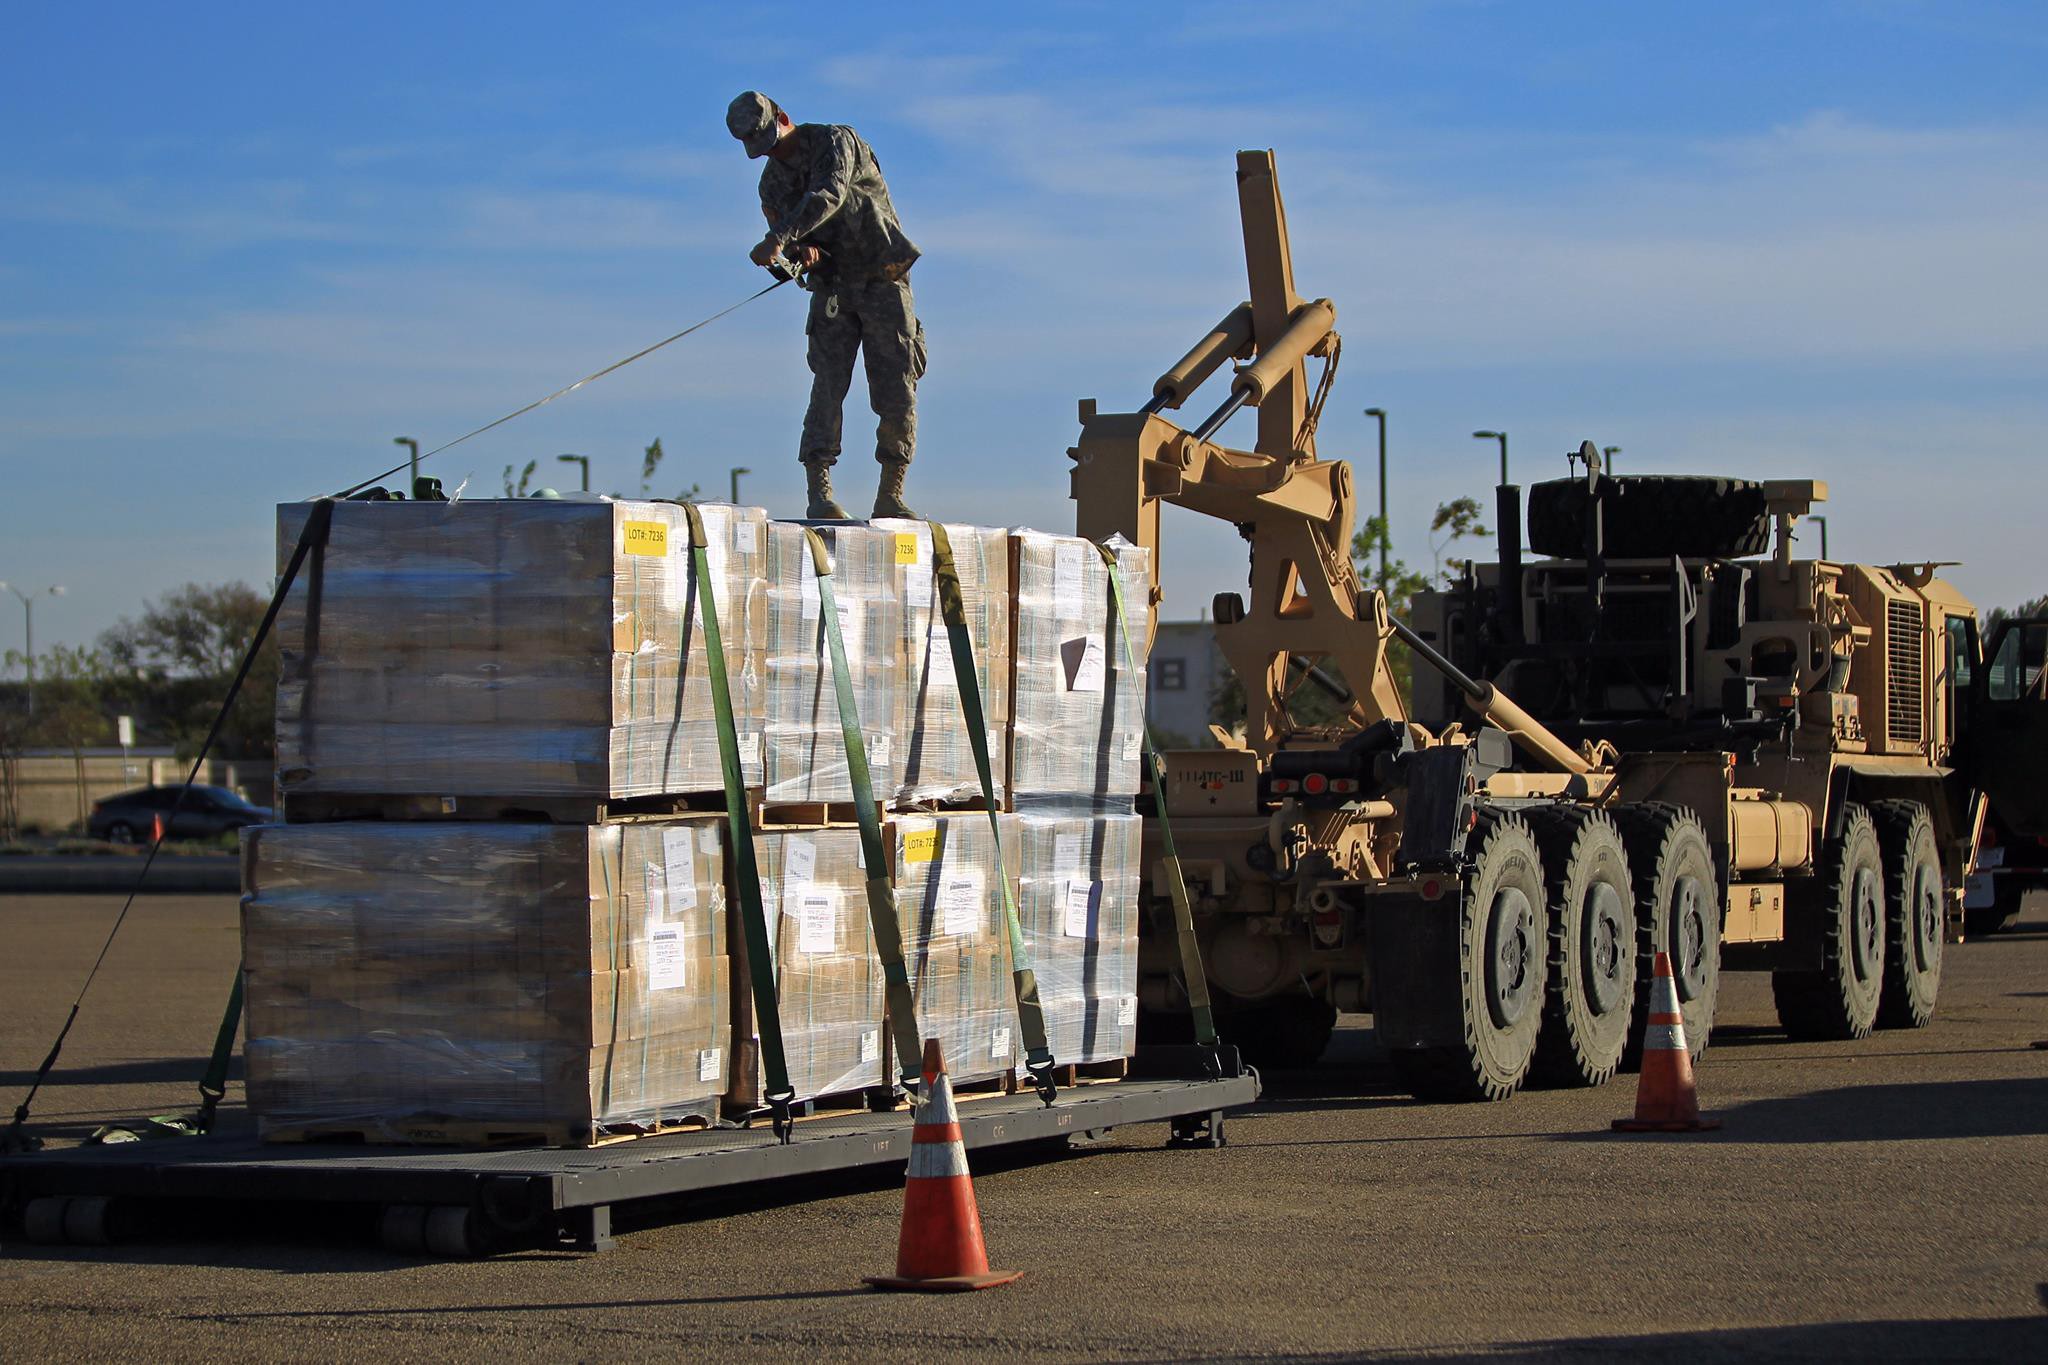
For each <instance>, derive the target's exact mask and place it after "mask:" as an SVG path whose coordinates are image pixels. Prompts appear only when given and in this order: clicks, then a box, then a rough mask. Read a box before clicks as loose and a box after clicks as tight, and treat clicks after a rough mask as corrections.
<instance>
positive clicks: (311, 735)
mask: <svg viewBox="0 0 2048 1365" xmlns="http://www.w3.org/2000/svg"><path fill="white" fill-rule="evenodd" d="M308 506H309V505H308V504H305V503H287V504H284V505H282V506H280V507H279V508H278V516H277V532H278V557H279V565H280V567H282V565H283V563H284V561H285V560H286V559H287V558H289V556H290V554H291V552H292V549H293V547H294V545H295V544H296V543H297V541H298V537H299V533H300V531H301V529H302V528H303V526H304V524H305V519H306V516H307V515H308ZM702 512H703V516H704V523H705V531H706V539H707V541H708V542H709V544H708V547H707V557H708V559H709V561H710V566H711V574H712V580H713V582H712V586H713V591H714V595H715V597H716V599H717V603H718V611H719V622H720V626H721V628H722V636H723V639H724V644H725V650H726V662H727V670H728V674H729V679H730V683H731V690H732V700H733V711H734V722H735V725H736V728H737V729H738V731H739V733H740V751H741V764H742V769H743V772H744V775H745V777H746V781H747V782H748V784H749V785H753V784H758V783H759V782H760V781H761V754H760V732H761V729H762V719H763V713H762V706H763V701H764V697H763V688H762V663H763V655H762V646H763V643H764V631H765V627H766V621H765V612H764V610H763V603H762V595H763V584H762V580H761V574H762V565H763V560H764V557H765V544H764V532H765V528H766V521H767V515H766V513H764V512H763V511H762V510H761V509H759V508H754V507H730V506H726V505H723V504H707V505H705V506H704V507H703V508H702ZM277 629H278V638H279V642H280V644H281V646H282V649H283V659H282V670H281V676H280V678H279V680H278V696H277V747H278V780H279V788H280V790H281V791H282V792H283V794H284V796H285V798H286V804H287V807H289V803H290V798H291V796H292V795H293V794H294V793H299V792H306V793H314V792H318V793H344V792H346V793H358V794H366V793H374V794H390V795H414V794H423V795H442V796H447V795H471V796H580V797H591V798H605V797H632V796H651V795H658V794H662V793H681V792H698V791H716V790H719V789H720V787H721V785H722V784H721V778H720V768H719V756H718V738H717V728H716V725H715V722H714V720H713V714H714V713H713V709H712V700H711V689H710V673H709V669H708V664H707V661H706V655H705V650H704V632H703V628H702V614H701V609H700V606H699V600H698V594H697V591H696V581H695V574H694V572H693V570H692V567H691V556H690V552H689V528H688V523H687V521H686V520H685V516H684V512H683V509H682V508H681V507H678V506H675V505H674V504H670V503H652V502H601V501H592V502H571V501H553V500H542V499H518V500H514V499H485V500H472V499H465V500H462V501H459V502H343V503H340V504H337V505H336V507H335V509H334V522H333V527H332V530H331V532H330V534H329V537H328V543H327V546H326V548H325V549H324V550H318V551H316V552H315V553H314V554H313V555H312V556H310V557H309V558H308V560H307V562H306V564H305V566H304V567H303V568H302V569H301V570H300V575H299V578H298V580H297V582H295V583H294V584H293V586H292V591H291V594H290V596H289V598H288V599H287V601H286V603H285V606H284V608H283V610H282V611H281V612H280V614H279V617H278V623H277Z"/></svg>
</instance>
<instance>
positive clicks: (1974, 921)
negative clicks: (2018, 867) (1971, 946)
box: [1963, 877, 2027, 938]
mask: <svg viewBox="0 0 2048 1365" xmlns="http://www.w3.org/2000/svg"><path fill="white" fill-rule="evenodd" d="M1991 886H1992V891H1991V904H1989V905H1980V906H1978V907H1977V908H1976V909H1974V910H1965V911H1963V937H1964V938H1989V937H1991V936H1992V935H1993V934H2002V933H2004V932H2005V931H2006V930H2008V929H2010V928H2012V927H2013V926H2014V925H2015V924H2018V923H2019V922H2020V906H2021V904H2022V903H2023V902H2024V901H2025V900H2026V898H2027V891H2026V888H2025V887H2024V886H2021V885H2020V884H2019V883H2017V882H2015V881H2013V880H2012V879H2011V878H2009V877H1994V878H1992V879H1991Z"/></svg>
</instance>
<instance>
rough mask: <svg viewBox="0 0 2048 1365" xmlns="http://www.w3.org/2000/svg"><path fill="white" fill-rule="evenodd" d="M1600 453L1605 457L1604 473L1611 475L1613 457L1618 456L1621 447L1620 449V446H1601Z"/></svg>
mask: <svg viewBox="0 0 2048 1365" xmlns="http://www.w3.org/2000/svg"><path fill="white" fill-rule="evenodd" d="M1600 453H1601V454H1602V455H1605V456H1606V457H1607V467H1606V470H1605V471H1604V472H1606V473H1609V474H1612V473H1613V472H1614V457H1615V456H1617V455H1619V454H1621V447H1620V446H1601V447H1600Z"/></svg>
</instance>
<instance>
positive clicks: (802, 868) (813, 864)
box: [782, 834, 818, 896]
mask: <svg viewBox="0 0 2048 1365" xmlns="http://www.w3.org/2000/svg"><path fill="white" fill-rule="evenodd" d="M817 875H818V846H817V845H816V844H814V843H812V842H811V841H810V840H809V839H806V838H804V837H802V836H801V835H794V834H793V835H791V836H790V837H789V838H788V840H786V841H785V842H784V843H783V845H782V889H783V892H784V894H785V895H789V896H798V895H801V894H803V891H804V889H805V888H806V887H808V886H810V884H811V883H812V882H813V881H815V880H816V879H817Z"/></svg>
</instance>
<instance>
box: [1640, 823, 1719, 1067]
mask: <svg viewBox="0 0 2048 1365" xmlns="http://www.w3.org/2000/svg"><path fill="white" fill-rule="evenodd" d="M1614 822H1615V824H1616V825H1617V826H1618V827H1619V828H1620V830H1621V841H1622V844H1623V846H1624V847H1625V848H1627V850H1628V865H1629V869H1630V871H1631V872H1633V873H1634V877H1635V908H1636V976H1635V1008H1634V1009H1633V1011H1632V1012H1631V1014H1630V1018H1629V1026H1628V1047H1627V1048H1626V1049H1625V1050H1624V1051H1623V1053H1622V1059H1621V1066H1622V1069H1623V1070H1626V1071H1634V1070H1636V1069H1638V1068H1639V1067H1641V1066H1642V1064H1643V1029H1644V1027H1645V1026H1646V1025H1647V1024H1648V1023H1649V1019H1650V982H1651V979H1652V976H1653V973H1654V971H1655V967H1656V962H1657V954H1658V953H1659V952H1663V953H1668V954H1669V955H1670V957H1671V975H1672V978H1673V984H1675V985H1676V986H1677V987H1678V1007H1679V1014H1680V1017H1682V1018H1683V1019H1684V1020H1685V1042H1686V1049H1687V1051H1688V1052H1689V1053H1690V1054H1691V1055H1692V1056H1693V1058H1694V1059H1697V1058H1698V1057H1699V1055H1700V1054H1701V1053H1702V1052H1705V1051H1706V1050H1707V1039H1708V1037H1709V1036H1710V1035H1711V1034H1712V1033H1713V1031H1714V1005H1715V1002H1716V1001H1717V1000H1718V999H1719V997H1720V994H1721V916H1722V909H1723V906H1722V898H1721V880H1720V878H1719V877H1718V876H1717V875H1716V874H1715V872H1714V853H1713V849H1712V847H1711V846H1710V845H1709V844H1708V843H1707V831H1706V828H1705V826H1703V825H1701V824H1700V818H1699V816H1697V815H1695V814H1693V812H1692V811H1691V810H1690V809H1689V808H1687V807H1685V806H1679V805H1673V804H1671V803H1670V802H1666V801H1648V802H1644V803H1643V804H1641V805H1635V806H1622V807H1620V808H1619V809H1618V810H1616V811H1615V812H1614Z"/></svg>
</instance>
